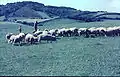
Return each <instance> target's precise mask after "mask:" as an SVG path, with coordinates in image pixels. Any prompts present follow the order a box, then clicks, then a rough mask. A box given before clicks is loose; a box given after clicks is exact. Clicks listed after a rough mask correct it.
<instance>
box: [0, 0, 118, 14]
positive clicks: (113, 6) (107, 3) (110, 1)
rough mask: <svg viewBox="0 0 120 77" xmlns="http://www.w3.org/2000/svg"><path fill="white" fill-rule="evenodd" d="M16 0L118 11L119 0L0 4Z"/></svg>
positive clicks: (1, 0)
mask: <svg viewBox="0 0 120 77" xmlns="http://www.w3.org/2000/svg"><path fill="white" fill-rule="evenodd" d="M18 1H20V2H21V1H34V2H39V3H43V4H45V5H53V6H67V7H73V8H76V9H78V10H83V11H85V10H88V11H108V12H119V13H120V0H0V4H6V3H11V2H12V3H13V2H18Z"/></svg>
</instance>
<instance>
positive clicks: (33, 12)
mask: <svg viewBox="0 0 120 77" xmlns="http://www.w3.org/2000/svg"><path fill="white" fill-rule="evenodd" d="M54 17H59V18H69V19H75V20H82V21H85V22H94V21H103V20H107V19H110V20H111V19H112V20H113V19H114V20H120V13H108V12H106V11H97V12H91V11H81V10H76V9H74V8H71V7H57V6H45V5H44V4H42V3H38V2H32V1H23V2H15V3H8V4H6V5H0V18H5V19H14V18H32V19H33V18H39V19H51V18H54Z"/></svg>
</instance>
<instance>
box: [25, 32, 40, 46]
mask: <svg viewBox="0 0 120 77" xmlns="http://www.w3.org/2000/svg"><path fill="white" fill-rule="evenodd" d="M36 42H38V37H35V36H34V35H32V34H27V35H26V36H25V43H30V44H34V43H36Z"/></svg>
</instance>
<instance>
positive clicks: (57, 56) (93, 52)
mask: <svg viewBox="0 0 120 77" xmlns="http://www.w3.org/2000/svg"><path fill="white" fill-rule="evenodd" d="M19 25H20V24H15V23H8V22H4V23H3V22H0V75H1V76H3V75H10V76H13V75H16V76H21V75H25V76H29V75H32V76H36V75H42V76H46V75H47V76H48V75H49V76H51V75H53V76H59V75H60V76H69V75H70V76H94V75H97V76H99V75H100V76H101V75H102V76H106V75H107V76H120V37H98V38H83V37H64V38H61V39H59V40H58V41H57V42H53V43H46V42H43V43H42V44H38V45H29V46H12V45H10V44H8V43H7V41H6V40H5V34H7V33H8V32H13V33H18V31H17V28H18V26H19ZM92 26H96V27H100V26H105V27H108V26H120V21H104V22H92V23H80V22H77V21H73V20H68V19H62V20H60V19H58V20H54V21H50V22H46V23H44V26H40V27H39V28H40V29H41V30H43V29H46V28H47V29H52V28H62V27H92ZM22 28H23V32H32V30H33V28H32V27H30V26H26V25H22Z"/></svg>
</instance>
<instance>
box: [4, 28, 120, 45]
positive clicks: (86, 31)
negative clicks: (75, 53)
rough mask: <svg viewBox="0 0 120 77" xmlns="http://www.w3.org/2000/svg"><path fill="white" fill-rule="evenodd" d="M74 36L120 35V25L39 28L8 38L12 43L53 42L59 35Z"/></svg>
mask: <svg viewBox="0 0 120 77" xmlns="http://www.w3.org/2000/svg"><path fill="white" fill-rule="evenodd" d="M72 36H83V37H86V38H89V37H92V38H95V37H100V36H102V37H103V36H104V37H107V36H108V37H109V36H113V37H114V36H120V26H115V27H107V28H105V27H99V28H96V27H91V28H79V29H78V28H76V27H73V28H62V29H52V30H44V31H40V30H37V31H36V32H34V33H31V34H30V33H19V34H17V35H15V34H13V33H8V34H7V35H6V39H7V40H8V43H11V44H13V45H14V44H19V45H20V44H22V43H25V44H35V43H40V42H41V41H47V42H49V41H50V42H52V41H56V40H57V37H72Z"/></svg>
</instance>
